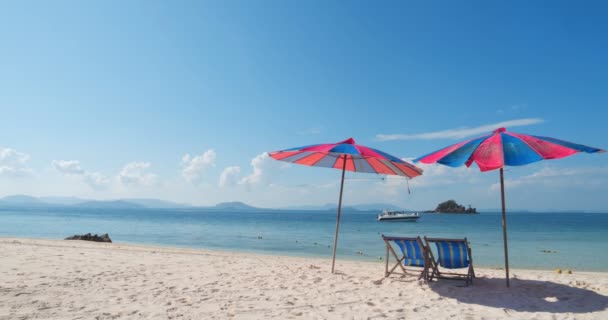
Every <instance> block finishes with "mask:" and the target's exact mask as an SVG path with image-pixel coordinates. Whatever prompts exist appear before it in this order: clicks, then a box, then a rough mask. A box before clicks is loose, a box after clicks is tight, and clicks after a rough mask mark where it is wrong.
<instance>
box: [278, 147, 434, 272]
mask: <svg viewBox="0 0 608 320" xmlns="http://www.w3.org/2000/svg"><path fill="white" fill-rule="evenodd" d="M269 156H270V157H271V158H273V159H276V160H281V161H286V162H291V163H296V164H301V165H305V166H312V167H325V168H334V169H340V170H342V180H341V182H340V198H339V200H338V215H337V217H336V235H335V237H334V252H333V257H332V261H331V272H332V273H333V272H334V265H335V262H336V247H337V245H338V229H339V227H340V213H341V211H342V190H343V189H344V173H345V172H346V171H353V172H367V173H375V174H385V175H396V176H402V177H406V178H414V177H416V176H419V175H421V174H422V169H420V168H418V167H416V166H415V165H413V164H410V163H407V162H405V161H403V160H401V159H399V158H397V157H395V156H392V155H390V154H388V153H385V152H382V151H380V150H376V149H373V148H369V147H365V146H362V145H358V144H356V143H355V140H354V139H353V138H349V139H346V140H344V141H341V142H338V143H325V144H316V145H309V146H305V147H298V148H291V149H285V150H281V151H274V152H270V153H269Z"/></svg>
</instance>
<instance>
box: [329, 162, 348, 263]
mask: <svg viewBox="0 0 608 320" xmlns="http://www.w3.org/2000/svg"><path fill="white" fill-rule="evenodd" d="M345 171H346V155H344V162H343V163H342V182H340V200H338V217H337V218H336V235H335V236H334V256H333V258H332V260H331V273H334V266H335V265H336V247H337V246H338V229H339V228H340V213H341V212H342V190H343V189H344V173H345Z"/></svg>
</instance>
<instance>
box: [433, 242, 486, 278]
mask: <svg viewBox="0 0 608 320" xmlns="http://www.w3.org/2000/svg"><path fill="white" fill-rule="evenodd" d="M424 241H425V243H426V247H427V251H428V254H429V264H430V266H429V268H430V269H431V270H432V271H431V270H430V271H429V273H430V274H429V281H433V278H441V279H460V280H464V281H465V285H466V286H468V285H469V284H473V279H474V278H475V270H474V269H473V257H472V255H471V248H470V247H469V242H468V241H467V238H464V239H440V238H427V237H424ZM431 243H434V244H435V246H436V248H437V259H435V254H434V253H433V250H431V246H430V244H431ZM439 267H441V268H443V269H448V270H450V271H451V270H454V269H465V268H466V269H467V271H466V273H457V272H446V271H443V270H441V271H440V270H439V269H440V268H439Z"/></svg>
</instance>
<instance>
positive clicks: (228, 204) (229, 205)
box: [211, 201, 260, 210]
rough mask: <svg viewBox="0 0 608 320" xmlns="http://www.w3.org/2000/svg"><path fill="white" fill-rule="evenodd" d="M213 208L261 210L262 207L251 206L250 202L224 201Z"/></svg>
mask: <svg viewBox="0 0 608 320" xmlns="http://www.w3.org/2000/svg"><path fill="white" fill-rule="evenodd" d="M211 208H212V209H220V210H260V208H256V207H253V206H250V205H248V204H245V203H242V202H239V201H234V202H222V203H218V204H216V205H215V206H213V207H211Z"/></svg>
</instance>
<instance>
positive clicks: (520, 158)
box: [414, 128, 605, 287]
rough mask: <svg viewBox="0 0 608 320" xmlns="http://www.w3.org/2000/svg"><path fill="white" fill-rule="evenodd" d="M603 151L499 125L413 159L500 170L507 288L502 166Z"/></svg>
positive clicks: (506, 267)
mask: <svg viewBox="0 0 608 320" xmlns="http://www.w3.org/2000/svg"><path fill="white" fill-rule="evenodd" d="M579 152H585V153H602V152H605V151H604V150H602V149H598V148H593V147H588V146H585V145H582V144H576V143H572V142H568V141H563V140H559V139H555V138H548V137H542V136H533V135H525V134H519V133H514V132H507V131H506V129H505V128H500V129H497V130H495V131H494V132H492V133H490V134H487V135H485V136H482V137H479V138H475V139H471V140H467V141H464V142H461V143H457V144H454V145H451V146H449V147H446V148H443V149H441V150H438V151H435V152H432V153H429V154H427V155H425V156H422V157H420V158H418V159H416V160H414V162H422V163H440V164H443V165H446V166H450V167H459V166H461V165H466V166H467V167H470V166H471V165H472V164H473V163H476V164H477V166H478V167H479V170H481V171H482V172H484V171H491V170H496V169H500V190H501V196H502V226H503V238H504V251H505V269H506V279H507V287H508V286H509V254H508V249H507V220H506V214H505V192H504V178H503V168H504V166H522V165H526V164H529V163H534V162H537V161H541V160H549V159H560V158H564V157H568V156H571V155H573V154H575V153H579Z"/></svg>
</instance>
